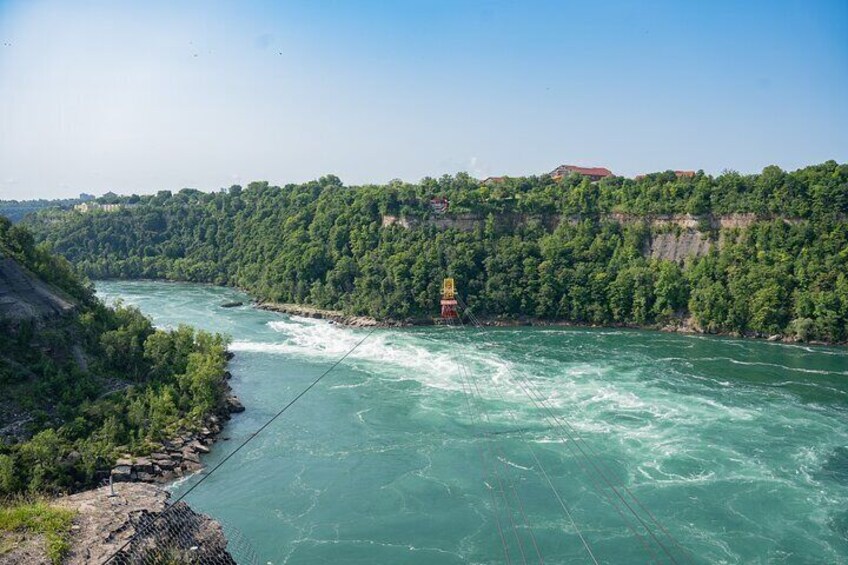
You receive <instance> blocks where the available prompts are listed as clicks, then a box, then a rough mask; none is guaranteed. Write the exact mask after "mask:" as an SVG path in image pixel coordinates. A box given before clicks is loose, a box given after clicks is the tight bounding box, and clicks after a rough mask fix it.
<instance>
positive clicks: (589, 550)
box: [460, 318, 598, 565]
mask: <svg viewBox="0 0 848 565" xmlns="http://www.w3.org/2000/svg"><path fill="white" fill-rule="evenodd" d="M460 323H461V324H462V325H463V327H465V324H464V323H463V322H462V319H461V318H460ZM474 380H475V386H476V384H477V380H476V378H475V379H474ZM494 388H495V391H496V392H497V394H498V397H499V398H500V399H501V401H502V402H503V403H504V406H505V407H506V411H507V414H509V416H510V419H511V420H512V421H513V422H515V423H516V425H518V424H519V423H520V422H519V420H518V417H517V416H516V415H515V413H514V412H513V410H512V409H511V408H509V406H508V405H507V402H506V399H505V398H504V396H503V394H502V393H501V391H500V388H499V387H498V386H497V383H496V382H495V387H494ZM478 394H479V388H478ZM521 433H523V432H521ZM525 446H526V447H527V449H528V451H529V452H530V455H531V456H532V457H533V460H534V462H535V463H536V465H537V467H538V468H539V470H540V471H541V473H542V475H543V477H544V478H545V481H546V482H547V484H548V486H549V487H550V489H551V490H552V491H553V493H554V496H555V497H556V499H557V501H558V502H559V505H560V507H561V508H562V510H563V512H564V513H565V515H566V517H567V518H568V520H569V521H570V522H571V525H572V527H573V528H574V531H575V532H576V533H577V536H578V537H579V538H580V542H581V544H582V545H583V548H584V549H585V550H586V553H587V554H588V555H589V558H590V559H591V560H592V562H593V563H594V564H595V565H598V560H597V558H596V557H595V554H594V552H593V551H592V548H591V546H590V545H589V542H588V541H587V540H586V538H585V536H584V535H583V532H582V531H581V530H580V528H579V527H578V526H577V522H576V520H575V519H574V516H573V514H572V513H571V511H570V510H569V509H568V506H567V505H566V504H565V502H564V501H563V499H562V496H561V495H560V493H559V492H558V491H557V489H556V487H555V486H554V484H553V481H552V480H551V478H550V476H549V474H548V472H547V471H546V470H545V468H544V466H543V465H542V462H541V461H539V458H538V457H537V456H536V452H535V451H534V450H533V447H532V446H531V445H530V443H529V442H525ZM501 453H502V454H503V451H501ZM504 457H506V455H504ZM516 497H517V498H518V493H517V491H516ZM518 503H519V505H520V508H521V512H522V514H524V508H523V504H522V503H521V499H520V498H518ZM525 520H526V516H525ZM530 534H531V536H532V539H533V543H534V546H536V538H535V536H534V535H533V532H532V530H530ZM536 550H537V552H538V546H536ZM539 557H540V559H541V554H540V555H539Z"/></svg>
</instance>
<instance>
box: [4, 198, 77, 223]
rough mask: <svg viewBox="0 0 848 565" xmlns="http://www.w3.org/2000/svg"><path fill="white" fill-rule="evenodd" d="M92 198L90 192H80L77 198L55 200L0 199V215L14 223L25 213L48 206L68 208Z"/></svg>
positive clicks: (31, 212)
mask: <svg viewBox="0 0 848 565" xmlns="http://www.w3.org/2000/svg"><path fill="white" fill-rule="evenodd" d="M93 198H94V197H93V196H91V195H90V194H81V195H80V197H79V198H57V199H55V200H45V199H43V198H41V199H38V200H0V216H5V217H6V218H8V219H9V220H10V221H11V222H12V223H13V224H16V223H18V222H20V221H21V220H23V219H24V218H25V217H26V216H27V214H33V213H35V212H38V211H39V210H45V209H50V208H55V209H69V208H73V207H74V205H76V204H79V203H81V202H85V201H88V200H92V199H93Z"/></svg>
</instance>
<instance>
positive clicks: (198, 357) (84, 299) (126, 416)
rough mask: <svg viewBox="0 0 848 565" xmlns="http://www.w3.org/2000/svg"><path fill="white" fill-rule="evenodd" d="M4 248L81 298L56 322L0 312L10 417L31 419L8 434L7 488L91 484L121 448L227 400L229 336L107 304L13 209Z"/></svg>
mask: <svg viewBox="0 0 848 565" xmlns="http://www.w3.org/2000/svg"><path fill="white" fill-rule="evenodd" d="M0 255H2V256H4V257H7V258H12V259H15V260H16V261H17V262H18V263H19V264H20V265H22V266H23V267H24V268H25V269H27V270H29V271H30V272H31V273H32V274H33V275H34V276H37V277H38V278H41V279H43V280H47V281H49V282H51V283H52V284H53V285H54V286H55V287H56V288H59V289H60V290H61V291H64V292H65V293H66V294H68V295H69V296H70V297H71V298H72V299H73V300H74V302H75V303H76V305H77V306H76V309H75V310H74V311H73V312H72V313H70V314H67V315H65V316H61V317H58V318H55V319H49V320H40V319H31V320H23V321H21V320H15V321H14V323H12V321H10V320H6V319H3V318H2V317H0V393H2V395H0V397H2V398H0V402H2V409H3V410H4V411H8V412H9V413H6V414H4V415H3V416H4V423H8V422H6V421H5V420H6V418H5V417H6V416H10V417H13V418H15V419H18V420H19V423H20V424H22V426H23V430H22V431H23V434H22V435H21V434H17V435H15V436H14V437H13V438H11V439H12V441H8V440H10V438H5V437H4V438H2V440H3V441H0V495H4V494H12V493H18V492H21V491H30V492H43V491H59V490H72V489H76V488H80V487H82V486H87V485H90V484H91V483H92V481H93V480H94V479H95V472H96V471H97V470H98V469H100V470H102V469H104V468H109V466H111V464H112V463H113V462H114V460H115V457H116V455H118V453H119V452H124V451H126V452H131V453H144V452H145V451H146V450H149V449H150V447H151V446H152V445H154V442H156V441H161V440H162V439H165V438H169V437H172V435H173V434H175V433H176V432H177V431H178V430H194V429H198V428H199V427H200V426H201V425H202V419H203V417H204V416H206V415H208V414H211V413H213V412H214V411H216V410H218V409H219V408H220V406H221V405H222V403H223V401H224V394H225V389H224V388H223V386H222V382H223V380H222V376H223V373H224V370H225V363H226V359H225V346H226V341H225V339H224V338H222V337H221V336H218V335H210V334H207V333H204V332H195V331H194V330H192V329H191V328H188V327H180V328H178V329H176V330H173V331H163V330H156V329H155V328H154V327H153V325H152V324H151V322H150V320H149V319H147V318H146V317H144V316H143V315H142V314H141V313H140V312H139V311H138V310H137V309H135V308H129V307H124V306H121V305H118V306H117V307H116V308H109V307H106V306H105V305H103V304H102V303H101V302H100V301H98V300H97V299H96V298H95V297H94V294H93V292H92V290H91V288H90V285H88V284H87V283H86V282H85V281H84V280H83V279H81V278H80V277H79V276H77V274H76V273H75V272H74V270H73V268H72V267H71V266H70V264H69V263H68V262H67V261H66V260H65V259H62V258H60V257H55V256H53V255H51V254H50V253H48V252H47V251H46V249H45V248H44V246H36V245H35V244H34V243H33V237H32V235H31V234H30V233H29V232H28V231H27V230H26V229H23V228H20V227H18V226H12V225H11V224H10V223H9V222H8V220H5V219H3V218H0ZM15 414H18V415H17V416H15Z"/></svg>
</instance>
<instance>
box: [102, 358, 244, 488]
mask: <svg viewBox="0 0 848 565" xmlns="http://www.w3.org/2000/svg"><path fill="white" fill-rule="evenodd" d="M226 355H227V361H230V360H231V359H232V358H233V356H234V354H233V353H232V352H230V351H228V352H227V353H226ZM231 378H232V374H231V373H230V372H229V371H225V372H224V374H223V375H222V381H221V387H222V388H223V398H224V402H223V403H222V405H221V406H220V407H219V408H218V410H216V411H215V413H213V414H208V415H207V416H206V417H205V418H204V419H203V425H202V426H201V427H200V428H199V429H196V430H179V431H178V433H177V434H176V435H174V436H173V437H171V438H170V439H167V440H165V441H163V442H162V443H161V444H159V445H158V446H156V447H154V448H153V449H151V450H150V453H149V454H146V455H133V454H129V453H125V454H123V455H122V456H121V457H119V458H118V460H117V462H116V463H115V466H114V467H112V470H111V472H110V474H109V478H110V479H111V480H112V481H113V482H136V481H138V482H146V483H162V484H165V483H169V482H171V481H173V480H176V479H179V478H181V477H184V476H186V475H190V474H192V473H195V472H197V471H199V470H200V469H201V468H202V467H203V465H202V464H201V461H200V457H201V456H202V455H204V454H206V453H209V449H210V447H212V444H214V443H215V441H216V440H217V439H218V436H219V435H220V434H221V433H222V432H223V430H224V425H225V424H226V422H227V420H229V419H230V418H231V416H232V414H237V413H240V412H244V410H245V408H244V405H243V404H242V403H241V401H240V400H239V398H238V396H236V395H235V394H234V392H233V389H232V387H231V386H230V383H229V380H230V379H231Z"/></svg>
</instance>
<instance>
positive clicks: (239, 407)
mask: <svg viewBox="0 0 848 565" xmlns="http://www.w3.org/2000/svg"><path fill="white" fill-rule="evenodd" d="M227 410H229V411H230V412H232V413H238V412H244V404H242V403H241V400H239V398H238V396H235V395H234V396H228V397H227Z"/></svg>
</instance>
